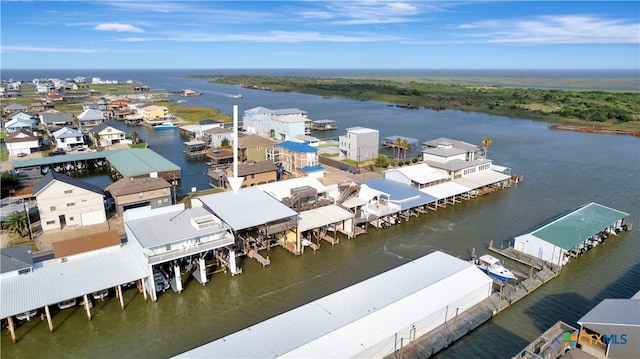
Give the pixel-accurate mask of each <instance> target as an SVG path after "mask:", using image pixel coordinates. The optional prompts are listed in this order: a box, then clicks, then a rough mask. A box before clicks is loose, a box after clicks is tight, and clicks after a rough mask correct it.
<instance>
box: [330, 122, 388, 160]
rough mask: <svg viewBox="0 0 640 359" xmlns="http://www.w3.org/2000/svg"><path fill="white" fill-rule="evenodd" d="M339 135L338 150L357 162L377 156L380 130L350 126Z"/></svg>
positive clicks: (373, 158)
mask: <svg viewBox="0 0 640 359" xmlns="http://www.w3.org/2000/svg"><path fill="white" fill-rule="evenodd" d="M346 131H347V133H346V134H345V135H342V136H340V137H339V148H340V151H341V152H342V153H343V154H344V155H345V156H346V157H347V158H348V159H351V160H354V161H357V162H360V161H366V160H375V159H376V158H377V157H378V146H379V143H380V131H378V130H375V129H371V128H365V127H350V128H347V129H346Z"/></svg>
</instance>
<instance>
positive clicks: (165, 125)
mask: <svg viewBox="0 0 640 359" xmlns="http://www.w3.org/2000/svg"><path fill="white" fill-rule="evenodd" d="M174 128H178V126H177V125H174V124H173V123H172V122H170V121H166V122H163V123H162V124H160V125H155V126H153V129H154V130H172V129H174Z"/></svg>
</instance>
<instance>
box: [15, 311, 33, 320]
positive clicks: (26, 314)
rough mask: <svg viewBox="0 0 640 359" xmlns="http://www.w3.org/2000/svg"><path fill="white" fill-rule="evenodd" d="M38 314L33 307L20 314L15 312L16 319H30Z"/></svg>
mask: <svg viewBox="0 0 640 359" xmlns="http://www.w3.org/2000/svg"><path fill="white" fill-rule="evenodd" d="M37 314H38V310H37V309H34V310H31V311H29V312H24V313H20V314H16V319H18V320H30V319H31V318H33V317H35V316H36V315H37Z"/></svg>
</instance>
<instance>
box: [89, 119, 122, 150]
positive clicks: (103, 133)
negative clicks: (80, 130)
mask: <svg viewBox="0 0 640 359" xmlns="http://www.w3.org/2000/svg"><path fill="white" fill-rule="evenodd" d="M90 133H91V139H92V141H94V142H95V140H96V138H95V134H96V133H97V134H98V136H100V140H99V141H98V142H99V143H98V145H99V146H100V147H109V146H111V145H114V144H116V143H121V142H124V141H126V134H125V133H124V131H122V130H119V129H117V128H115V127H112V126H109V125H108V124H107V123H106V122H102V123H100V124H99V125H97V126H95V127H93V128H92V129H91V130H90Z"/></svg>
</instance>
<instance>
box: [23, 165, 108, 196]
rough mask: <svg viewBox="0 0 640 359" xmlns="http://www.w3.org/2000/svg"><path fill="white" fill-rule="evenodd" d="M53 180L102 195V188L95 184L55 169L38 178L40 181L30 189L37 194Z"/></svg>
mask: <svg viewBox="0 0 640 359" xmlns="http://www.w3.org/2000/svg"><path fill="white" fill-rule="evenodd" d="M53 181H59V182H63V183H66V184H68V185H70V186H74V187H78V188H82V189H84V190H86V191H90V192H95V193H97V194H100V195H104V191H103V190H102V188H100V187H98V186H96V185H93V184H91V183H88V182H85V181H82V180H79V179H77V178H73V177H69V176H67V175H64V174H62V173H58V172H56V171H49V172H47V174H46V175H45V176H44V177H43V178H42V179H41V180H40V182H38V183H37V184H36V185H35V186H34V187H33V190H32V191H33V192H32V193H33V195H34V196H37V195H38V194H40V192H42V191H43V190H44V189H45V188H47V187H48V186H49V184H50V183H52V182H53Z"/></svg>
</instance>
